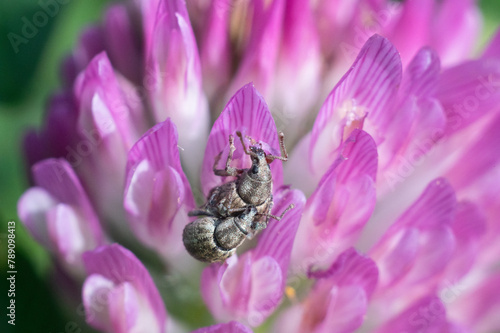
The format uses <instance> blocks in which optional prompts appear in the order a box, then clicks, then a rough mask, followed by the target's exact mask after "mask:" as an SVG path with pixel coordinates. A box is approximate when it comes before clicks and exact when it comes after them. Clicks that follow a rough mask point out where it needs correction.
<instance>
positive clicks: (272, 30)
mask: <svg viewBox="0 0 500 333" xmlns="http://www.w3.org/2000/svg"><path fill="white" fill-rule="evenodd" d="M284 3H285V1H283V0H276V1H273V2H271V3H269V4H266V3H265V1H263V0H258V1H254V2H251V3H249V5H248V6H249V8H248V10H250V11H252V12H253V16H252V22H251V29H250V35H249V37H248V43H247V45H246V47H245V52H244V57H243V59H242V60H241V63H240V65H239V67H238V71H237V72H236V74H235V76H234V79H233V81H232V82H231V84H230V87H229V89H228V92H229V96H231V95H232V94H233V93H234V92H235V91H237V90H238V89H240V87H241V86H243V85H244V84H246V83H247V82H254V83H255V86H256V87H257V89H259V91H261V92H262V93H263V94H264V95H265V96H267V95H268V94H269V89H270V86H271V84H272V82H273V75H274V70H275V66H276V60H277V56H278V50H279V38H280V37H281V30H282V28H281V22H282V20H283V10H284Z"/></svg>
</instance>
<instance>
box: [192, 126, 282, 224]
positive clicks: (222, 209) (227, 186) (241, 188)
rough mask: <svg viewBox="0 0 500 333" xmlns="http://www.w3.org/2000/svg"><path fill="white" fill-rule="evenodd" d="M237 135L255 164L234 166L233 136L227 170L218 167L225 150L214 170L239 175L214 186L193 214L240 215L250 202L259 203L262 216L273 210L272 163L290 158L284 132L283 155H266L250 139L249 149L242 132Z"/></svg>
mask: <svg viewBox="0 0 500 333" xmlns="http://www.w3.org/2000/svg"><path fill="white" fill-rule="evenodd" d="M236 135H237V136H238V137H239V139H240V141H241V145H242V146H243V150H244V152H245V154H247V155H249V156H250V158H251V160H252V166H251V167H250V168H248V169H238V168H234V167H231V162H232V160H233V154H234V151H235V150H236V148H235V146H234V137H233V136H232V135H230V136H229V154H228V157H227V160H226V166H225V168H224V169H217V164H218V162H219V160H220V158H221V155H222V152H220V153H219V154H218V155H217V156H216V157H215V162H214V165H213V168H212V169H213V172H214V174H215V175H217V176H221V177H237V178H236V179H235V180H233V181H230V182H227V183H224V184H222V185H220V186H216V187H215V188H213V189H212V190H211V191H210V193H209V194H208V199H207V202H206V203H205V204H204V205H203V206H202V207H201V208H200V209H197V210H193V211H191V212H189V216H202V215H208V216H220V217H229V216H237V215H238V213H241V212H242V211H244V210H245V209H246V208H247V207H248V206H249V205H252V206H255V207H256V209H257V213H259V215H261V216H264V217H266V216H268V215H269V212H270V211H271V209H272V207H273V204H274V201H273V195H272V192H273V180H272V174H271V168H270V167H269V164H271V163H272V162H273V161H274V160H276V159H278V160H281V161H287V159H288V154H287V152H286V148H285V143H284V134H283V133H282V132H280V133H279V143H280V150H281V156H276V155H272V154H266V153H265V151H264V150H263V149H262V147H261V146H260V145H258V144H257V142H256V141H255V140H253V139H251V138H250V140H251V143H252V145H251V146H250V147H249V149H247V147H246V145H245V142H244V140H243V135H242V134H241V132H240V131H237V132H236ZM268 221H269V218H268V217H267V218H266V219H265V220H264V221H260V219H256V221H254V226H253V228H255V229H257V230H258V229H264V228H265V227H266V226H267V222H268Z"/></svg>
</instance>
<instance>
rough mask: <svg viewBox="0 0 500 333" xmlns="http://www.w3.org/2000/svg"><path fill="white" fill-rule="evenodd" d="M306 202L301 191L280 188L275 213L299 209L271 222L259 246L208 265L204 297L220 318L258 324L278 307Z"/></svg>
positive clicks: (202, 280) (252, 324) (221, 319)
mask: <svg viewBox="0 0 500 333" xmlns="http://www.w3.org/2000/svg"><path fill="white" fill-rule="evenodd" d="M304 201H305V198H304V197H303V195H302V193H300V192H299V191H297V190H289V189H286V188H285V189H281V190H278V192H277V193H276V196H275V208H274V209H273V214H278V212H279V213H281V212H282V211H283V210H284V209H285V208H286V207H287V206H288V205H289V204H290V203H294V204H295V208H294V209H292V210H291V211H289V212H287V213H286V214H285V216H284V217H283V219H281V220H280V221H271V222H270V223H269V226H268V227H267V229H265V230H264V231H263V232H262V236H261V237H260V239H259V242H258V245H257V247H256V248H255V249H253V250H250V251H249V252H247V253H245V254H244V255H242V256H241V257H240V258H238V257H237V256H236V255H234V256H232V257H230V258H229V259H228V260H226V262H225V263H224V264H222V265H221V264H212V265H211V266H209V267H207V268H205V270H204V271H203V273H202V278H201V292H202V296H203V300H204V301H205V303H206V304H207V305H208V307H209V309H210V311H211V312H212V314H213V315H214V317H215V318H217V319H218V320H219V321H223V320H230V319H238V320H243V321H244V322H246V323H248V324H249V325H251V326H257V325H260V324H261V323H262V322H263V321H264V320H265V319H266V318H267V317H268V316H269V315H270V314H271V313H272V312H273V311H274V310H275V309H276V307H277V306H278V304H279V302H280V300H281V297H282V294H283V290H284V287H285V278H284V277H285V276H286V274H287V270H288V264H289V260H290V251H291V247H292V243H293V238H294V236H295V232H296V230H297V225H298V222H299V220H300V214H301V212H302V208H303V205H304Z"/></svg>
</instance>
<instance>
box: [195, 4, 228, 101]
mask: <svg viewBox="0 0 500 333" xmlns="http://www.w3.org/2000/svg"><path fill="white" fill-rule="evenodd" d="M228 6H231V5H230V4H228V0H214V1H211V2H210V5H209V10H208V13H207V17H206V23H205V24H204V28H203V30H202V31H201V33H202V36H201V42H200V59H201V66H202V71H203V90H204V91H206V92H207V96H208V98H209V99H213V98H214V97H216V96H217V94H221V91H220V90H221V89H222V88H224V86H225V85H227V84H228V82H229V78H230V69H231V54H230V50H229V47H230V42H229V31H228V29H229V14H230V13H231V10H230V8H227V7H228Z"/></svg>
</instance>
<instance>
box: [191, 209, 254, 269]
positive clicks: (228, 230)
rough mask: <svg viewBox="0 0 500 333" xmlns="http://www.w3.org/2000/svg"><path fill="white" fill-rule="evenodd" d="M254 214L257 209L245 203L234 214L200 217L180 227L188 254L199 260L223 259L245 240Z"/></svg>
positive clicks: (214, 260)
mask: <svg viewBox="0 0 500 333" xmlns="http://www.w3.org/2000/svg"><path fill="white" fill-rule="evenodd" d="M256 214H257V209H255V207H249V208H247V210H246V211H244V212H243V213H241V214H240V215H239V216H238V217H229V218H225V219H221V218H217V217H213V216H204V217H201V218H199V219H197V220H195V221H193V222H191V223H189V224H188V225H187V226H186V227H185V228H184V232H183V234H182V240H183V242H184V246H185V247H186V250H187V251H188V252H189V254H191V256H193V257H194V258H195V259H198V260H200V261H204V262H216V261H224V260H226V259H227V258H229V257H230V256H232V255H233V254H234V252H235V251H236V248H237V247H238V246H240V245H241V244H242V243H243V242H244V241H245V238H246V237H247V235H248V234H249V233H250V232H251V229H252V227H251V226H252V221H253V218H254V216H255V215H256Z"/></svg>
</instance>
